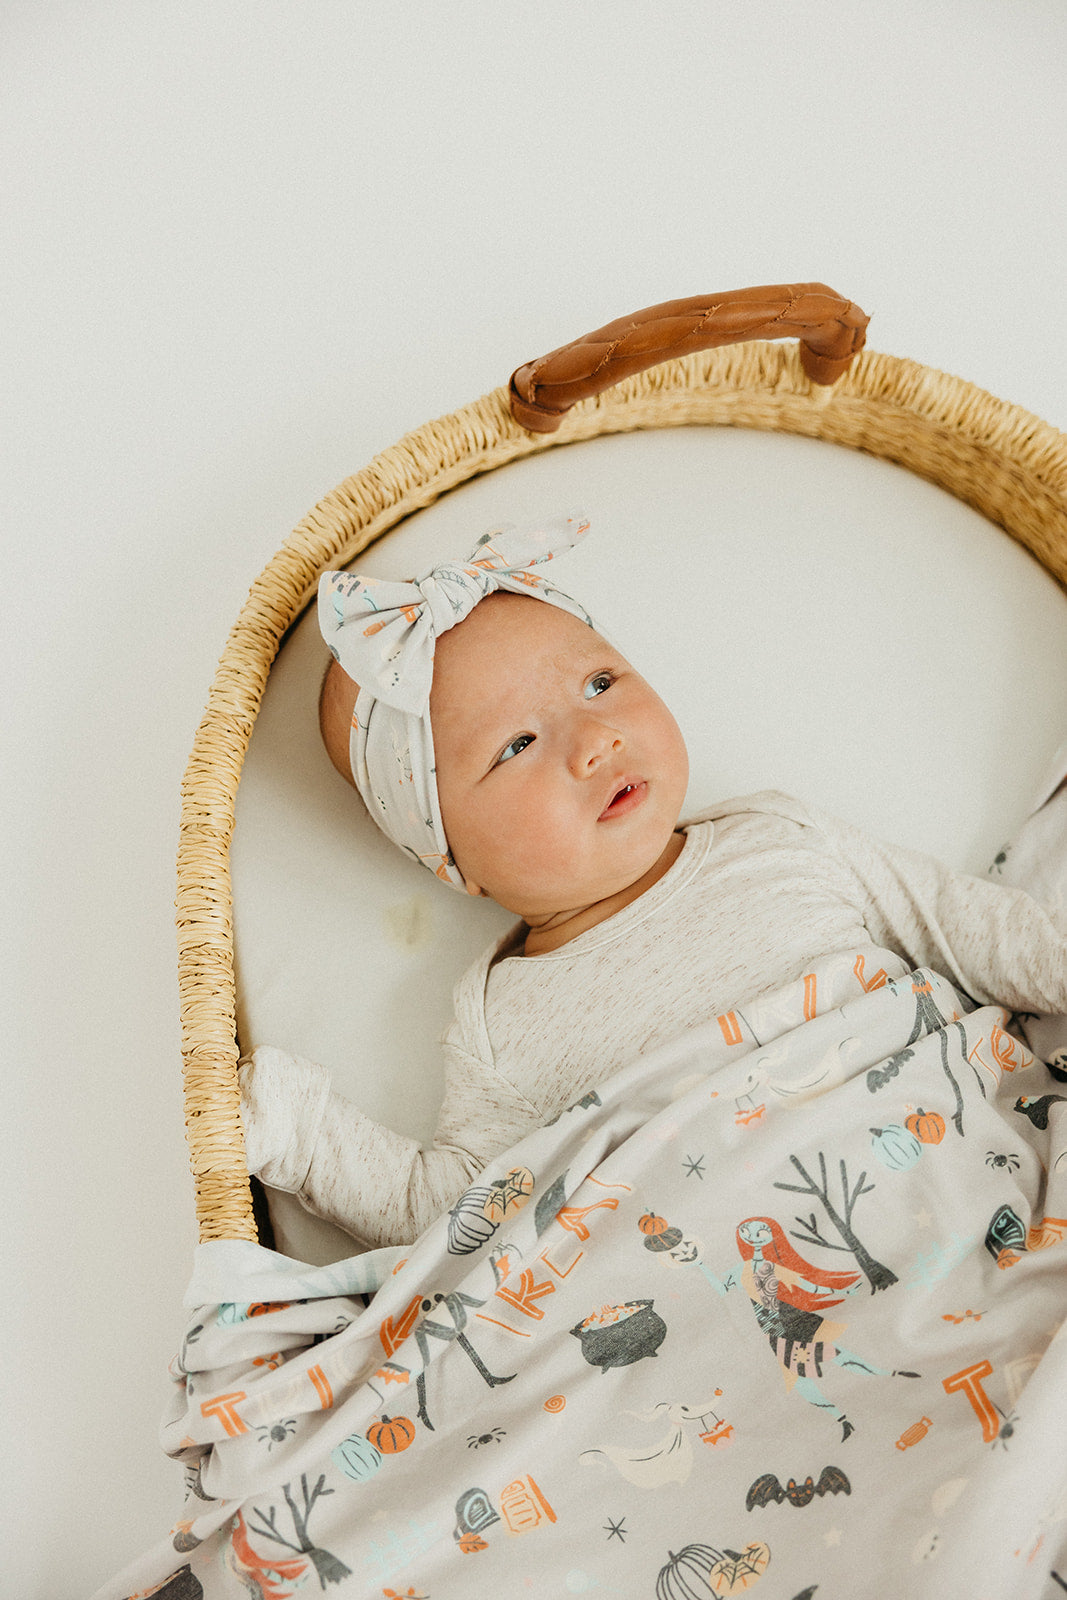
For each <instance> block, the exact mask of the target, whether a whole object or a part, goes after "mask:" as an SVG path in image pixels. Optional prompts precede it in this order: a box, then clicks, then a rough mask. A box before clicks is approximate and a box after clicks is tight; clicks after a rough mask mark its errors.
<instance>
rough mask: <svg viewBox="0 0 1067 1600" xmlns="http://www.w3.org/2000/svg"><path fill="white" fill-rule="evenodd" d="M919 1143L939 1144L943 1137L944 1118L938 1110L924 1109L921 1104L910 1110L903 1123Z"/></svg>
mask: <svg viewBox="0 0 1067 1600" xmlns="http://www.w3.org/2000/svg"><path fill="white" fill-rule="evenodd" d="M904 1126H905V1127H906V1128H907V1130H908V1132H909V1133H913V1134H914V1135H915V1137H916V1139H918V1141H919V1143H920V1144H940V1143H941V1141H942V1139H943V1138H944V1137H945V1119H944V1117H943V1116H941V1114H940V1112H938V1111H924V1110H923V1108H922V1106H920V1107H919V1109H918V1111H914V1112H912V1114H911V1116H910V1117H908V1118H907V1120H906V1121H905V1123H904Z"/></svg>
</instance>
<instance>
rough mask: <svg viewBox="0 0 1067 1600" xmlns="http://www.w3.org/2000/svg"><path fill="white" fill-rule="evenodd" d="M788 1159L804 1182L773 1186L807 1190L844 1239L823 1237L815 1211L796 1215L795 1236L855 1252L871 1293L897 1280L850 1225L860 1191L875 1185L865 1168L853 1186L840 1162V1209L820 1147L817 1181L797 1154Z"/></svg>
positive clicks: (793, 1191)
mask: <svg viewBox="0 0 1067 1600" xmlns="http://www.w3.org/2000/svg"><path fill="white" fill-rule="evenodd" d="M789 1159H790V1161H791V1162H792V1163H793V1165H794V1167H796V1169H797V1171H798V1172H799V1173H800V1176H801V1177H802V1178H803V1179H804V1182H803V1184H799V1183H776V1184H775V1186H774V1187H775V1188H776V1189H788V1190H790V1191H791V1192H792V1193H793V1194H810V1195H812V1196H814V1198H815V1199H817V1200H818V1201H819V1202H820V1204H821V1205H822V1206H823V1209H824V1210H825V1212H826V1215H827V1216H828V1217H829V1219H830V1221H831V1222H832V1223H833V1225H834V1227H835V1228H836V1229H837V1231H838V1233H839V1234H840V1235H841V1237H842V1239H844V1241H845V1242H844V1244H836V1243H834V1241H833V1240H831V1239H826V1238H824V1237H823V1235H822V1234H821V1233H820V1231H819V1225H818V1222H817V1220H816V1217H815V1213H814V1211H813V1212H812V1213H811V1216H810V1217H807V1218H805V1217H797V1218H795V1221H797V1222H799V1224H800V1229H799V1230H798V1229H796V1228H791V1229H790V1232H791V1233H792V1235H793V1237H794V1239H802V1240H803V1241H804V1243H805V1244H821V1245H822V1246H823V1248H824V1249H825V1250H844V1251H846V1252H847V1253H848V1254H849V1255H853V1256H855V1258H856V1265H857V1266H858V1267H859V1268H860V1270H861V1272H862V1273H863V1274H864V1276H865V1277H866V1279H867V1281H868V1283H869V1284H870V1286H871V1293H872V1294H874V1293H875V1291H876V1290H878V1289H888V1288H889V1287H890V1285H891V1284H894V1283H896V1281H897V1275H896V1273H895V1272H892V1271H891V1270H890V1269H889V1267H886V1266H883V1264H882V1263H881V1262H880V1261H876V1260H875V1259H874V1257H873V1256H872V1255H871V1253H870V1251H869V1250H867V1249H866V1248H865V1247H864V1246H863V1244H862V1243H861V1242H860V1240H859V1239H858V1238H857V1237H856V1235H855V1233H854V1232H853V1229H852V1213H853V1211H854V1210H855V1208H856V1202H857V1200H858V1199H859V1197H860V1195H862V1194H870V1192H871V1190H872V1189H873V1188H874V1184H873V1183H868V1182H867V1181H866V1180H867V1174H866V1172H861V1173H860V1175H859V1177H858V1178H857V1179H856V1183H855V1186H854V1187H852V1188H850V1187H849V1181H848V1168H847V1166H846V1164H845V1162H844V1161H843V1160H842V1161H841V1162H840V1164H839V1165H840V1175H841V1195H842V1207H841V1210H840V1211H839V1210H838V1208H837V1207H836V1206H835V1205H834V1204H833V1203H832V1202H831V1200H830V1181H829V1178H828V1177H827V1174H826V1157H825V1156H824V1155H823V1153H822V1151H821V1150H820V1151H819V1178H820V1181H819V1182H818V1183H816V1181H815V1179H814V1178H813V1177H812V1176H811V1174H810V1173H809V1172H807V1171H806V1170H805V1169H804V1167H803V1166H802V1165H801V1164H800V1162H799V1161H798V1160H797V1158H796V1156H790V1157H789Z"/></svg>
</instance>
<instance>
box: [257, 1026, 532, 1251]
mask: <svg viewBox="0 0 1067 1600" xmlns="http://www.w3.org/2000/svg"><path fill="white" fill-rule="evenodd" d="M446 1060H447V1063H448V1072H447V1089H446V1094H445V1102H444V1105H443V1106H442V1110H441V1116H440V1119H439V1122H438V1126H437V1131H436V1134H435V1138H434V1143H433V1146H432V1148H430V1149H423V1148H422V1147H421V1146H420V1145H419V1143H418V1141H417V1140H415V1139H411V1138H408V1137H407V1136H406V1135H405V1134H401V1133H396V1132H394V1131H393V1130H392V1129H390V1128H385V1127H383V1126H382V1125H381V1124H380V1123H378V1122H374V1121H373V1120H372V1119H371V1118H370V1117H367V1116H364V1114H363V1113H362V1112H361V1111H360V1110H359V1109H358V1108H357V1107H356V1106H355V1105H353V1104H352V1102H351V1101H349V1100H345V1099H344V1098H343V1097H342V1096H341V1095H338V1094H334V1093H333V1092H331V1089H330V1075H329V1073H328V1072H327V1071H326V1069H325V1068H324V1067H320V1066H318V1065H316V1063H314V1062H312V1061H306V1060H304V1059H303V1058H302V1057H300V1056H291V1055H289V1054H287V1053H286V1052H285V1051H283V1050H276V1049H274V1048H273V1047H262V1048H260V1049H258V1050H256V1051H255V1052H254V1053H253V1054H252V1056H251V1057H250V1058H249V1059H247V1060H246V1061H244V1062H242V1064H241V1069H240V1083H241V1117H242V1121H243V1123H244V1128H245V1153H246V1156H247V1160H248V1170H249V1172H251V1173H254V1174H255V1175H256V1176H257V1177H259V1178H261V1179H262V1181H263V1182H264V1183H265V1184H267V1185H268V1186H269V1187H270V1188H272V1189H281V1190H284V1191H285V1192H286V1193H289V1194H295V1195H297V1196H298V1197H299V1199H300V1201H301V1204H302V1205H304V1206H305V1207H306V1208H307V1210H309V1211H312V1212H314V1214H315V1215H316V1216H320V1217H325V1218H326V1219H327V1220H328V1221H330V1222H334V1223H337V1224H338V1226H340V1227H341V1228H344V1229H345V1230H346V1232H348V1233H351V1234H354V1235H355V1237H356V1238H358V1239H360V1240H361V1241H363V1242H364V1243H366V1244H368V1245H372V1246H377V1245H388V1244H411V1243H412V1242H413V1241H414V1240H415V1239H417V1238H418V1237H419V1235H420V1234H421V1233H422V1232H423V1231H424V1230H425V1229H426V1228H427V1227H429V1225H430V1223H431V1222H433V1221H434V1220H435V1219H436V1218H437V1217H439V1216H441V1215H442V1213H443V1212H445V1211H448V1210H449V1209H450V1207H451V1206H452V1205H453V1204H454V1203H455V1202H456V1200H457V1199H458V1198H459V1196H460V1195H461V1194H462V1193H463V1191H464V1189H466V1188H467V1187H468V1186H469V1184H470V1182H471V1180H472V1178H474V1176H475V1175H476V1174H477V1173H478V1172H480V1171H481V1169H482V1168H483V1167H484V1166H485V1165H486V1163H487V1162H488V1161H489V1160H491V1159H492V1157H493V1156H494V1155H496V1154H498V1153H499V1152H500V1151H502V1150H506V1149H507V1148H508V1146H509V1145H510V1144H513V1143H514V1142H515V1141H516V1139H518V1138H520V1137H521V1136H522V1134H523V1133H524V1132H525V1131H527V1130H528V1128H529V1126H530V1125H531V1123H532V1122H535V1121H537V1120H538V1115H537V1112H536V1110H535V1109H534V1108H533V1107H532V1106H528V1105H527V1104H526V1102H525V1101H524V1100H523V1099H522V1097H521V1096H517V1095H516V1094H515V1092H514V1091H513V1090H512V1089H511V1088H510V1085H508V1084H506V1083H505V1082H504V1081H503V1080H501V1079H498V1078H497V1077H496V1074H495V1073H494V1072H493V1070H492V1068H491V1067H488V1066H487V1065H486V1064H485V1063H482V1062H479V1061H476V1060H474V1059H473V1058H471V1057H467V1056H465V1055H464V1054H463V1053H462V1052H460V1051H457V1050H455V1049H449V1048H448V1047H447V1044H446Z"/></svg>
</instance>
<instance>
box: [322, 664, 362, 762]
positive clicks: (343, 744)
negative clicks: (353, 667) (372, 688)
mask: <svg viewBox="0 0 1067 1600" xmlns="http://www.w3.org/2000/svg"><path fill="white" fill-rule="evenodd" d="M358 694H359V684H358V683H357V682H356V681H355V679H354V678H350V677H349V676H348V673H347V672H346V671H345V670H344V668H343V667H342V666H341V665H340V663H339V662H337V661H333V660H331V661H330V664H329V666H328V667H327V668H326V672H325V674H324V676H323V680H322V688H321V689H320V691H319V731H320V733H321V734H322V742H323V744H324V745H325V746H326V753H327V755H328V756H329V758H330V760H331V761H332V762H333V764H334V766H335V767H336V768H337V771H338V772H339V773H340V774H341V776H342V778H344V779H345V780H346V782H348V783H353V778H352V766H351V762H350V760H349V755H348V742H349V738H350V735H351V729H352V715H353V712H354V711H355V707H356V696H357V695H358ZM353 787H354V784H353Z"/></svg>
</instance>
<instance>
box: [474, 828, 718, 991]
mask: <svg viewBox="0 0 1067 1600" xmlns="http://www.w3.org/2000/svg"><path fill="white" fill-rule="evenodd" d="M682 831H683V832H684V834H685V843H684V844H683V846H682V848H681V850H680V851H679V852H678V855H677V857H676V858H675V860H674V861H672V863H671V865H670V866H669V867H668V869H667V871H666V872H665V873H664V874H663V877H662V878H660V879H659V881H658V882H657V883H654V884H653V885H652V887H651V889H646V890H645V892H644V894H643V895H640V896H639V897H638V898H637V899H636V900H631V901H630V904H629V905H628V906H623V908H622V910H621V911H616V913H615V915H614V916H612V917H607V918H606V919H605V920H604V921H603V922H598V923H597V925H596V927H595V928H588V929H587V930H586V932H585V933H580V934H578V936H577V938H575V939H570V940H568V942H567V943H566V944H564V945H561V946H560V947H559V949H558V950H547V951H545V953H544V954H543V955H535V956H524V955H521V954H519V951H518V950H515V951H514V952H513V951H512V950H511V949H510V948H509V947H510V946H511V945H512V944H513V943H517V944H519V946H520V947H521V940H520V939H519V930H520V929H522V928H525V923H520V924H519V926H518V928H515V929H513V930H512V932H511V933H510V934H509V935H508V936H507V938H506V940H505V941H504V949H505V950H506V951H507V954H506V955H504V956H503V957H502V958H501V959H503V960H511V959H515V960H521V961H523V962H530V961H567V960H570V958H571V957H573V956H584V955H587V954H588V953H589V952H590V951H592V950H599V949H600V948H601V946H602V945H606V944H614V943H615V941H616V940H617V939H623V938H625V937H626V935H627V934H628V933H629V932H630V930H631V929H632V928H636V927H637V925H638V924H639V923H641V922H645V921H647V920H648V918H649V917H654V916H656V915H657V914H658V913H659V911H660V910H661V909H662V908H663V906H665V905H666V904H667V902H668V900H672V899H673V898H674V896H675V895H676V894H678V893H679V891H680V890H682V889H684V888H685V887H686V885H687V884H689V883H690V882H691V881H692V880H693V878H694V877H695V876H696V874H697V872H699V870H700V868H701V867H702V866H703V864H704V862H705V860H706V859H707V854H708V851H709V850H710V849H711V841H712V838H713V837H714V833H715V824H714V823H713V822H711V821H710V820H708V821H703V820H702V821H698V822H691V823H688V824H686V825H684V826H683V829H682ZM498 948H499V947H498Z"/></svg>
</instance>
